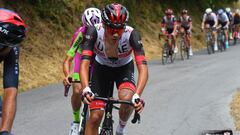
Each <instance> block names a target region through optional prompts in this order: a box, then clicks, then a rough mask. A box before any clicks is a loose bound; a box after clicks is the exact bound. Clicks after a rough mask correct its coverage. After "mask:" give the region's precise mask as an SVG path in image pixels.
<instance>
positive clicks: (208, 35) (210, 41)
mask: <svg viewBox="0 0 240 135" xmlns="http://www.w3.org/2000/svg"><path fill="white" fill-rule="evenodd" d="M212 31H213V30H212V28H206V45H207V51H208V54H212V53H215V51H214V41H213V36H212Z"/></svg>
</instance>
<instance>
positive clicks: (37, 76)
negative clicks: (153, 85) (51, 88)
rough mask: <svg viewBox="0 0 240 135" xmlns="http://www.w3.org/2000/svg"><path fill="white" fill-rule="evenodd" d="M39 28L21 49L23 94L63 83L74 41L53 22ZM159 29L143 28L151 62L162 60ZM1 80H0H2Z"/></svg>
mask: <svg viewBox="0 0 240 135" xmlns="http://www.w3.org/2000/svg"><path fill="white" fill-rule="evenodd" d="M35 25H37V26H38V29H30V30H31V31H29V34H28V39H27V40H26V41H25V42H24V44H23V47H22V48H21V53H20V71H21V72H20V82H19V89H20V91H26V90H28V89H32V88H36V87H41V86H45V85H48V84H51V83H57V82H61V80H62V78H63V73H62V62H63V60H64V57H65V51H66V48H68V45H69V43H70V38H67V37H63V36H62V35H64V34H61V33H56V32H54V31H53V30H54V29H53V28H51V27H52V25H51V23H47V22H38V23H36V24H35ZM158 29H159V24H155V23H149V25H148V28H147V29H140V31H141V35H142V40H143V43H144V48H145V51H146V57H147V59H148V60H153V59H160V56H161V45H160V40H159V39H158V33H159V31H158ZM35 33H38V34H37V35H36V34H35ZM194 39H195V41H193V44H194V46H195V49H199V48H202V45H201V43H199V41H198V40H196V38H194ZM0 66H2V64H1V65H0ZM0 74H2V71H0ZM1 79H2V78H0V81H2V80H1ZM1 92H2V91H0V93H1Z"/></svg>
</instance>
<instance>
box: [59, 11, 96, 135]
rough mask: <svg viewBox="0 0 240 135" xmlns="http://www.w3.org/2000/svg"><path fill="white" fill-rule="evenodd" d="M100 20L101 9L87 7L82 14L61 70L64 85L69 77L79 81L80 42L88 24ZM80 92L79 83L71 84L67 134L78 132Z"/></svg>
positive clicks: (93, 23)
mask: <svg viewBox="0 0 240 135" xmlns="http://www.w3.org/2000/svg"><path fill="white" fill-rule="evenodd" d="M100 22H101V11H100V10H99V9H97V8H88V9H86V10H85V11H84V13H83V15H82V23H83V25H82V27H80V28H79V29H78V30H77V31H76V32H75V34H74V37H73V39H72V43H71V47H70V49H69V50H68V52H67V57H66V58H65V60H64V63H63V72H64V75H65V78H64V79H63V84H64V85H65V86H66V85H68V84H70V82H69V81H68V78H69V77H72V78H73V81H80V76H79V72H80V63H81V53H82V52H81V44H82V43H83V42H84V40H85V33H86V29H87V27H88V26H94V25H95V24H97V23H100ZM73 59H74V64H73V73H72V70H71V63H72V61H73ZM81 93H82V86H81V83H74V84H73V94H72V97H71V104H72V109H73V118H74V120H73V122H72V124H71V130H70V132H69V135H78V134H79V129H78V128H79V121H80V117H79V116H80V115H79V114H80V112H79V111H80V107H81V98H80V95H81Z"/></svg>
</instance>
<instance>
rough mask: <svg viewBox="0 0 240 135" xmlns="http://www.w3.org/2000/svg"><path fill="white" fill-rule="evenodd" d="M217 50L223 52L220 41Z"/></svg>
mask: <svg viewBox="0 0 240 135" xmlns="http://www.w3.org/2000/svg"><path fill="white" fill-rule="evenodd" d="M217 44H218V50H219V51H220V52H222V51H223V48H222V41H218V43H217Z"/></svg>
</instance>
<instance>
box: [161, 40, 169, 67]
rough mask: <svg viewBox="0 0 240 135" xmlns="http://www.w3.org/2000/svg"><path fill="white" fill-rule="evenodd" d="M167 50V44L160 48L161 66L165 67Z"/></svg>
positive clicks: (167, 55)
mask: <svg viewBox="0 0 240 135" xmlns="http://www.w3.org/2000/svg"><path fill="white" fill-rule="evenodd" d="M168 52H169V49H168V44H164V46H163V48H162V64H163V65H165V64H166V63H167V61H168V57H169V53H168Z"/></svg>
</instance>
